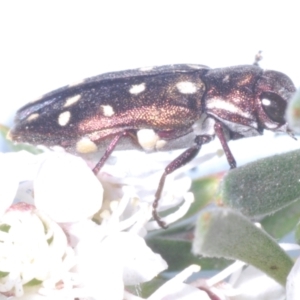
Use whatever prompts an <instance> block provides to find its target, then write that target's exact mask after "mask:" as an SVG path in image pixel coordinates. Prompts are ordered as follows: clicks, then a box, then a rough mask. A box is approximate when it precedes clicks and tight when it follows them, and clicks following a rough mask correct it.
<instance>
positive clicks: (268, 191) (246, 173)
mask: <svg viewBox="0 0 300 300" xmlns="http://www.w3.org/2000/svg"><path fill="white" fill-rule="evenodd" d="M221 194H222V198H223V202H224V204H226V205H228V206H230V207H232V208H234V209H236V210H238V211H240V212H242V213H243V214H244V215H246V216H251V217H259V216H263V215H267V214H271V213H274V212H276V211H278V210H279V209H281V208H283V207H285V206H287V205H289V204H291V203H293V202H295V201H299V200H300V151H299V150H296V151H292V152H289V153H285V154H282V155H276V156H273V157H268V158H265V159H261V160H258V161H256V162H253V163H251V164H248V165H245V166H242V167H239V168H237V169H234V170H232V171H230V172H229V173H228V174H227V175H226V176H225V178H224V180H223V183H222V185H221Z"/></svg>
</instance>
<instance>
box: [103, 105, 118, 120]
mask: <svg viewBox="0 0 300 300" xmlns="http://www.w3.org/2000/svg"><path fill="white" fill-rule="evenodd" d="M100 109H101V111H102V113H103V115H104V116H105V117H111V116H113V115H114V114H115V111H114V109H113V108H112V106H110V105H101V106H100Z"/></svg>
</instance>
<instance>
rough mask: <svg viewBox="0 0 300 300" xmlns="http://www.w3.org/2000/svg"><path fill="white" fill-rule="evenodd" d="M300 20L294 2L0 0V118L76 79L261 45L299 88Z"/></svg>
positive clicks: (233, 54) (241, 59) (214, 62)
mask: <svg viewBox="0 0 300 300" xmlns="http://www.w3.org/2000/svg"><path fill="white" fill-rule="evenodd" d="M299 21H300V14H299V2H298V1H296V0H295V1H293V0H285V1H277V0H273V1H272V0H265V1H258V0H252V1H238V0H226V1H222V0H220V1H204V0H184V1H183V0H182V1H179V0H151V1H142V0H126V1H124V0H123V1H122V0H120V1H104V0H102V1H31V0H27V1H1V2H0V38H1V47H0V79H1V85H0V91H1V92H0V95H1V98H0V123H2V124H5V125H8V126H10V125H11V124H12V120H13V116H14V113H15V111H16V110H17V109H18V108H19V107H20V106H22V105H24V104H26V103H27V102H29V101H31V100H33V99H35V98H37V97H38V96H40V95H41V94H44V93H46V92H49V91H51V90H53V89H56V88H59V87H61V86H64V85H66V84H69V83H70V82H74V81H77V80H79V79H81V78H85V77H90V76H93V75H97V74H100V73H104V72H109V71H118V70H123V69H129V68H137V67H142V66H151V65H163V64H173V63H195V64H205V65H207V66H210V67H212V68H216V67H225V66H231V65H239V64H252V63H253V61H254V56H255V54H256V53H257V52H258V51H259V50H262V51H263V57H264V58H263V61H262V62H261V66H262V67H263V68H266V69H274V70H278V71H281V72H284V73H286V74H287V75H288V76H290V78H291V79H292V80H293V81H294V83H295V84H296V86H299V84H300V75H299V53H300V43H299V33H300V32H299V31H300V30H299V28H300V27H299ZM291 142H292V140H291ZM296 144H297V143H296Z"/></svg>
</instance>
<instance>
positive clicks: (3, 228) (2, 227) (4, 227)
mask: <svg viewBox="0 0 300 300" xmlns="http://www.w3.org/2000/svg"><path fill="white" fill-rule="evenodd" d="M10 227H11V226H10V225H8V224H1V225H0V231H3V232H9V229H10Z"/></svg>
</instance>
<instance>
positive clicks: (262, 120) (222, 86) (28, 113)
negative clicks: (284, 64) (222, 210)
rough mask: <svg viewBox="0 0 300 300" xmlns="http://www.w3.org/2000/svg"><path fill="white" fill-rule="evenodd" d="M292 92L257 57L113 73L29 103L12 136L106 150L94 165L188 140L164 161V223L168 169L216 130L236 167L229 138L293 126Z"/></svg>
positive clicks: (190, 154) (288, 82) (283, 77)
mask: <svg viewBox="0 0 300 300" xmlns="http://www.w3.org/2000/svg"><path fill="white" fill-rule="evenodd" d="M294 92H295V86H294V84H293V83H292V81H291V80H290V79H289V78H288V77H287V76H286V75H285V74H283V73H279V72H276V71H270V70H263V69H261V68H260V67H258V66H255V65H244V66H235V67H228V68H220V69H209V68H208V67H205V66H202V65H189V64H185V65H168V66H161V67H153V68H140V69H135V70H128V71H122V72H115V73H107V74H103V75H99V76H95V77H92V78H88V79H86V80H83V81H82V82H79V83H77V84H73V85H69V86H66V87H63V88H61V89H58V90H56V91H53V92H51V93H48V94H46V95H44V96H43V97H42V98H40V99H39V100H37V101H35V102H32V103H29V104H27V105H25V106H24V107H22V108H21V109H20V110H19V111H18V112H17V116H16V119H15V126H14V127H13V128H12V130H11V132H10V137H11V139H13V140H14V141H17V142H28V143H31V144H35V145H39V144H42V145H45V146H50V147H51V146H56V145H59V146H62V147H63V148H65V149H66V150H67V151H69V152H71V153H76V154H79V155H85V154H86V153H92V152H99V151H100V152H101V151H102V152H103V153H102V158H101V159H100V160H99V162H98V163H97V165H96V166H95V168H94V172H95V173H98V172H99V170H100V169H101V167H102V166H103V164H104V163H105V161H106V160H107V158H108V157H109V155H110V154H111V153H112V151H114V150H116V149H123V150H124V149H140V150H144V151H147V152H152V151H165V150H170V149H181V148H187V149H186V150H185V151H184V152H183V153H182V154H181V155H180V156H179V157H177V158H176V159H175V160H174V161H172V162H171V163H170V164H169V165H168V166H167V167H166V168H165V171H164V173H163V175H162V177H161V180H160V183H159V185H158V189H157V192H156V194H155V200H154V202H153V217H154V219H156V220H157V222H158V223H159V225H160V226H162V227H164V226H165V224H164V222H163V221H162V220H161V219H160V218H159V216H158V213H157V206H158V201H159V199H160V197H161V194H162V189H163V186H164V181H165V178H166V176H167V175H168V174H170V173H171V172H173V171H174V170H176V169H177V168H179V167H181V166H183V165H184V164H186V163H187V162H189V161H190V160H191V159H193V158H194V157H195V156H196V155H197V153H198V152H199V150H200V148H201V146H202V145H203V144H205V143H208V142H209V141H211V140H212V139H213V138H214V137H215V136H217V137H218V138H219V140H220V141H221V144H222V146H223V149H224V152H225V154H226V157H227V160H228V162H229V165H230V167H231V168H234V167H235V166H236V162H235V159H234V157H233V155H232V154H231V152H230V149H229V147H228V145H227V141H228V140H230V139H239V138H243V137H249V136H255V135H259V134H262V133H263V131H264V130H265V129H267V130H271V131H282V132H286V133H290V130H289V128H288V126H287V123H286V121H285V118H284V116H285V110H286V106H287V103H288V101H289V99H290V98H291V96H292V95H293V93H294ZM290 134H291V133H290ZM99 158H100V156H99Z"/></svg>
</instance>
